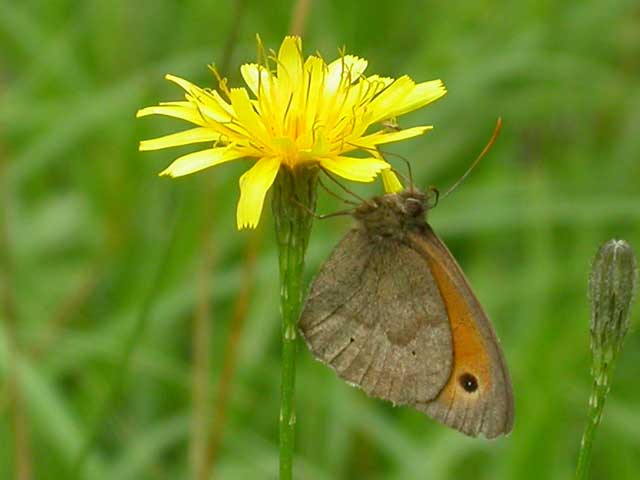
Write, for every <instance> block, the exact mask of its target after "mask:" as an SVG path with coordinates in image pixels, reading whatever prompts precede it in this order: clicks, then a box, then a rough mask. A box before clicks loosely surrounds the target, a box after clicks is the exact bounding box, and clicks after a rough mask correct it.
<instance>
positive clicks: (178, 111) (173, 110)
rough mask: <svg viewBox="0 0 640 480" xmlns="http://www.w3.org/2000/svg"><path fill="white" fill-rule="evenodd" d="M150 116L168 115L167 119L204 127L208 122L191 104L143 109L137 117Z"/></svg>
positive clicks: (137, 113) (176, 103)
mask: <svg viewBox="0 0 640 480" xmlns="http://www.w3.org/2000/svg"><path fill="white" fill-rule="evenodd" d="M148 115H166V116H167V117H173V118H179V119H181V120H186V121H187V122H191V123H195V124H196V125H201V126H204V125H206V121H205V120H204V118H203V117H202V114H201V113H200V112H199V111H198V110H197V109H196V108H194V106H193V104H192V103H190V102H173V103H171V104H165V105H155V106H153V107H146V108H141V109H140V110H138V111H137V112H136V117H137V118H140V117H146V116H148Z"/></svg>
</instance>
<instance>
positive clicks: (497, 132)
mask: <svg viewBox="0 0 640 480" xmlns="http://www.w3.org/2000/svg"><path fill="white" fill-rule="evenodd" d="M501 129H502V117H498V120H497V121H496V128H494V130H493V134H492V135H491V138H490V139H489V142H488V143H487V144H486V145H485V147H484V148H483V149H482V151H481V152H480V155H478V158H476V159H475V160H474V161H473V163H472V164H471V165H470V166H469V168H468V169H467V171H466V172H464V174H463V175H462V176H461V177H460V178H459V179H458V181H457V182H456V183H454V184H453V185H452V186H451V188H449V190H447V191H446V192H444V193H443V194H442V195H440V199H443V198H446V197H448V196H449V194H450V193H451V192H453V191H454V190H455V189H456V188H458V185H460V184H461V183H462V181H463V180H464V179H465V178H467V175H469V174H470V173H471V171H472V170H473V169H474V168H476V165H478V163H480V160H482V158H483V157H484V156H485V155H486V154H487V153H488V152H489V150H491V147H493V144H494V143H496V140H497V138H498V135H500V130H501Z"/></svg>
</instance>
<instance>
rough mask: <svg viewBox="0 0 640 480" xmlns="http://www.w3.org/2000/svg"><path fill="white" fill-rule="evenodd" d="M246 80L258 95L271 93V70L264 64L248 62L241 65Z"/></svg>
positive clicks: (241, 71)
mask: <svg viewBox="0 0 640 480" xmlns="http://www.w3.org/2000/svg"><path fill="white" fill-rule="evenodd" d="M240 73H241V74H242V78H243V79H244V82H245V83H246V84H247V86H248V87H249V89H250V90H251V91H252V92H253V94H254V95H255V96H256V97H260V95H262V94H266V95H269V91H270V89H271V85H270V78H269V72H268V71H267V69H266V68H264V67H263V66H262V65H257V64H255V63H246V64H244V65H242V66H241V67H240Z"/></svg>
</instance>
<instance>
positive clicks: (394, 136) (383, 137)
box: [351, 125, 433, 148]
mask: <svg viewBox="0 0 640 480" xmlns="http://www.w3.org/2000/svg"><path fill="white" fill-rule="evenodd" d="M432 128H433V126H430V125H429V126H423V127H412V128H407V129H405V130H400V131H397V132H384V131H382V132H376V133H372V134H371V135H367V136H366V137H361V138H359V139H357V140H354V141H353V142H351V143H353V144H354V145H356V146H358V147H361V148H372V147H375V146H376V145H382V144H383V143H392V142H399V141H400V140H406V139H408V138H413V137H417V136H419V135H422V134H423V133H425V132H427V131H429V130H431V129H432Z"/></svg>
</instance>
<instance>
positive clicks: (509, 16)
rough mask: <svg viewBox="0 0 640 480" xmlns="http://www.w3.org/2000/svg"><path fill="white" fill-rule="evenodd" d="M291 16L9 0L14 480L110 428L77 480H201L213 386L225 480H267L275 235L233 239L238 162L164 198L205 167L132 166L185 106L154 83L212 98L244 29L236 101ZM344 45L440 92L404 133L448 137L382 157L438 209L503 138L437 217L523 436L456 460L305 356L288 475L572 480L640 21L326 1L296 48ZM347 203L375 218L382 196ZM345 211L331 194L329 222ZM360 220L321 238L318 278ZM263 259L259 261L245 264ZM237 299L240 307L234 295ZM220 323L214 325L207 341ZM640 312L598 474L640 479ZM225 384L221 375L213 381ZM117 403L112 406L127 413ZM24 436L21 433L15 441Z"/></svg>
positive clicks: (224, 5) (0, 451) (1, 44)
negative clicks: (251, 68) (592, 309)
mask: <svg viewBox="0 0 640 480" xmlns="http://www.w3.org/2000/svg"><path fill="white" fill-rule="evenodd" d="M238 4H240V6H241V8H238ZM292 9H293V5H292V4H291V3H289V2H281V3H277V2H274V3H271V4H269V5H267V4H265V3H263V2H257V1H255V0H253V1H249V0H245V1H243V0H237V2H234V1H232V0H224V1H216V2H213V1H206V0H183V1H178V0H173V1H169V0H154V1H150V0H136V1H135V2H131V1H129V0H113V1H110V2H100V1H95V0H88V1H84V2H75V1H71V0H47V1H45V0H23V1H20V2H18V1H12V0H5V1H2V2H0V118H2V121H1V122H0V188H1V189H2V191H1V192H0V193H1V194H2V195H1V196H2V205H1V207H2V212H3V215H0V219H1V220H2V225H1V228H2V231H6V233H7V235H6V242H4V243H3V244H2V248H3V252H2V253H3V255H2V258H4V261H3V262H2V266H3V267H2V271H1V272H0V275H1V277H0V285H2V286H3V287H4V289H5V291H6V292H8V295H6V296H5V298H3V300H2V302H4V303H3V305H4V308H2V309H1V310H0V316H1V317H2V327H1V328H0V478H13V475H14V472H15V471H16V465H15V464H14V458H15V456H16V452H19V453H21V454H22V455H23V467H22V468H27V469H30V470H31V472H32V474H33V478H37V479H45V480H48V479H62V478H73V477H71V476H70V474H69V469H70V468H71V465H72V464H73V462H74V461H76V460H77V456H78V454H79V451H80V450H81V448H82V445H84V444H85V443H86V442H87V438H88V437H89V436H90V435H91V432H92V431H94V432H95V433H96V435H95V444H94V446H93V448H92V450H91V452H90V455H89V456H88V457H87V463H86V468H85V469H84V476H83V477H82V478H88V479H96V480H100V479H119V480H124V479H161V478H162V479H164V478H197V477H196V476H195V474H194V472H195V470H196V469H195V468H194V467H193V465H194V460H193V459H194V458H196V457H197V456H198V455H199V454H198V453H197V452H198V451H200V452H202V448H203V447H202V445H203V443H202V439H201V438H200V439H198V434H195V435H194V433H193V425H198V424H199V425H200V426H201V427H202V425H203V423H202V421H201V418H203V417H200V416H196V417H195V421H194V420H193V413H194V405H208V406H209V407H210V408H211V409H215V408H216V406H217V405H220V403H219V399H220V396H221V388H222V390H224V392H226V393H223V394H222V395H223V396H224V395H225V394H226V395H228V402H227V403H226V408H224V412H223V415H222V418H223V420H222V422H221V424H222V425H223V428H222V429H221V430H220V429H217V430H216V431H217V432H220V431H222V432H223V434H222V435H217V436H216V438H217V439H218V441H219V442H220V443H219V449H217V451H216V454H215V456H214V458H213V473H214V476H215V478H223V479H235V478H238V479H247V478H265V479H268V478H275V477H276V473H277V470H276V469H277V415H278V408H279V406H278V395H279V375H280V371H279V328H280V326H279V318H278V287H277V282H276V281H275V278H277V263H276V252H275V250H274V242H273V233H272V223H271V218H270V215H266V216H265V217H264V219H263V221H262V224H263V225H262V229H261V231H260V232H257V233H252V232H237V231H236V229H235V204H236V200H237V197H238V187H237V179H238V176H239V174H240V173H241V172H242V171H243V170H245V169H246V166H247V163H246V162H237V164H229V165H225V166H221V167H218V168H216V169H214V170H211V171H208V172H204V173H203V174H199V175H193V176H189V177H185V178H184V179H180V180H174V181H170V180H167V179H166V178H158V177H157V176H156V173H157V172H159V171H161V170H162V169H163V168H164V167H166V166H167V165H168V164H169V162H170V161H171V160H172V159H173V158H175V157H177V155H178V154H179V153H182V152H188V151H190V150H193V148H188V147H187V148H180V149H176V150H174V151H160V152H154V153H144V154H141V153H139V152H137V142H138V141H139V140H140V139H144V138H151V137H154V136H158V135H161V134H163V133H169V132H174V131H176V130H178V129H179V127H180V126H181V125H180V122H179V121H177V120H173V119H162V118H153V119H143V120H136V119H135V118H134V113H135V111H136V110H137V109H138V108H140V107H142V106H145V105H151V104H155V103H157V102H158V101H165V100H170V99H175V100H177V99H180V97H181V95H182V94H181V92H180V91H179V89H178V88H176V87H175V86H173V85H171V84H169V82H166V81H164V80H163V79H162V76H163V75H164V73H167V72H171V73H174V74H177V75H180V76H183V77H185V78H188V79H190V80H192V81H194V82H196V83H198V84H200V85H203V86H206V85H208V86H215V83H214V79H213V78H212V76H211V75H210V72H209V71H208V70H207V68H206V65H207V64H208V63H212V62H216V63H218V64H219V62H221V59H222V57H223V56H224V48H225V47H224V45H225V44H226V42H227V39H228V38H229V35H233V34H235V35H236V36H237V37H236V38H237V41H236V42H235V44H234V49H233V55H232V57H231V62H230V65H229V66H230V68H229V70H228V71H227V72H226V74H227V76H228V77H229V79H230V83H231V84H232V85H234V84H238V83H239V82H240V80H239V78H238V77H239V76H238V67H239V65H240V64H241V63H244V62H249V61H254V60H255V57H256V46H255V34H256V33H260V35H261V36H262V38H263V41H264V42H265V44H266V45H267V46H269V47H271V48H277V46H278V45H279V44H280V41H281V39H282V37H283V35H284V34H286V33H287V31H288V28H289V23H290V19H291V11H292ZM237 12H240V13H239V17H238V13H237ZM236 19H237V21H236ZM343 45H346V46H347V50H348V52H350V53H354V54H357V55H360V56H363V57H365V58H367V59H368V60H369V70H368V71H369V72H370V73H379V74H386V75H390V76H399V75H401V74H403V73H408V74H410V75H411V76H412V77H413V78H415V79H416V80H428V79H433V78H442V79H443V80H444V81H445V83H446V85H447V87H448V89H449V94H448V95H447V96H446V97H445V98H444V99H442V100H440V101H438V102H437V103H436V104H434V105H432V106H429V107H428V108H425V109H423V110H421V111H419V112H416V113H414V114H411V115H410V116H409V117H408V118H407V119H406V120H404V119H403V122H405V123H403V125H402V126H406V127H408V126H412V125H418V124H425V123H426V124H434V125H435V129H434V130H433V132H431V133H429V134H428V135H427V136H425V137H422V138H418V139H414V140H412V141H410V142H406V143H405V144H403V145H398V146H393V147H389V148H388V150H391V151H394V152H397V153H400V154H402V155H404V156H407V157H408V158H410V159H411V162H412V166H413V171H414V176H415V178H416V180H417V182H416V183H417V184H418V185H421V186H424V187H426V186H428V185H432V184H433V185H437V186H439V187H440V188H441V189H445V188H446V187H448V186H449V185H450V184H451V183H452V182H453V181H455V179H456V178H457V177H458V176H459V175H461V174H462V173H463V172H464V170H465V169H466V167H467V166H468V165H469V163H470V162H471V161H472V160H473V158H475V155H476V154H477V153H478V152H479V151H480V149H481V148H482V147H483V145H484V144H485V142H486V140H487V139H488V137H489V136H490V133H491V131H492V128H493V126H494V123H495V119H496V117H497V116H502V117H503V119H504V123H505V125H504V128H503V132H502V135H501V137H500V139H499V141H498V143H497V145H496V146H495V147H494V149H493V151H492V152H491V153H490V154H489V156H488V157H487V158H486V159H485V160H484V161H483V162H482V163H481V164H480V166H479V167H478V168H477V169H476V170H475V171H474V173H473V174H472V175H471V176H470V177H469V178H468V179H467V181H466V182H465V183H464V184H463V186H462V187H461V188H460V189H458V190H457V191H456V192H455V194H453V195H452V196H450V197H448V198H447V199H446V200H445V201H443V202H442V203H441V204H440V205H439V206H438V207H437V208H436V209H435V210H434V211H433V212H432V214H431V218H430V222H431V224H432V226H433V227H434V229H435V230H436V231H437V232H438V233H439V234H440V235H441V236H442V237H443V239H444V240H445V241H446V242H447V243H448V245H449V247H450V248H451V250H452V251H453V252H454V254H455V255H456V256H457V258H458V260H459V262H460V264H461V265H462V266H463V268H464V269H465V271H466V273H467V275H468V277H469V278H470V280H471V283H472V284H473V285H474V288H475V290H476V293H477V295H478V297H479V298H480V299H481V301H482V302H483V304H484V306H485V308H486V310H487V311H488V312H489V313H490V316H491V317H492V319H493V322H494V324H495V326H496V329H497V331H498V334H499V336H500V338H501V339H502V344H503V347H504V350H505V354H506V356H507V359H508V363H509V365H510V369H511V373H512V377H513V382H514V390H515V395H516V422H515V428H514V431H513V433H512V434H511V435H510V436H509V437H507V438H504V439H500V440H498V441H493V442H488V441H484V440H474V439H468V438H465V437H464V436H462V435H461V434H458V433H456V432H454V431H451V430H449V429H446V428H445V427H442V426H441V425H439V424H436V423H435V422H433V421H431V420H429V419H427V418H426V417H424V416H422V415H421V414H419V413H417V412H414V411H411V410H410V409H408V408H392V407H391V406H389V405H387V404H384V403H383V402H381V401H378V400H372V399H369V398H367V397H366V396H365V395H364V394H363V393H362V392H360V391H358V390H355V389H353V388H351V387H349V386H347V385H346V384H344V383H343V382H342V381H340V380H338V379H337V378H336V377H335V375H334V374H333V372H331V371H330V370H329V369H327V368H326V367H324V366H323V365H321V364H319V363H318V362H315V361H314V360H312V358H311V356H310V354H309V353H308V352H307V351H306V348H304V347H303V346H302V345H301V348H300V352H299V358H300V366H299V371H298V389H299V392H298V401H297V403H298V416H297V417H298V448H297V464H296V471H297V478H300V479H305V480H306V479H310V480H313V479H317V480H320V479H342V478H345V479H346V478H366V479H380V480H381V479H403V480H407V479H424V478H434V479H447V478H478V479H515V478H518V479H528V478H531V479H534V478H535V479H538V478H549V479H551V478H553V479H555V478H569V477H570V476H571V475H572V473H573V471H574V468H575V461H576V456H577V451H578V444H579V439H580V433H581V431H582V427H583V422H584V421H585V412H586V402H587V398H588V394H589V388H590V383H591V381H590V377H589V350H588V344H589V337H588V324H589V314H588V308H587V307H588V302H587V296H586V290H587V276H588V270H589V264H590V259H591V258H592V256H593V255H594V253H595V251H596V248H597V246H598V245H599V244H600V243H601V242H602V241H603V240H605V239H608V238H611V237H622V238H625V239H627V240H628V241H629V242H630V243H631V244H632V245H635V246H636V248H638V246H640V226H639V225H640V182H639V180H640V162H639V160H640V134H639V133H638V131H639V127H638V125H640V5H639V4H638V2H637V1H635V0H624V1H618V0H613V1H609V2H579V1H576V0H573V1H567V2H550V1H543V2H539V1H532V0H525V1H521V2H510V3H506V2H494V1H489V0H483V1H479V2H463V1H459V0H452V1H450V2H447V3H446V4H442V3H441V2H435V1H429V2H427V1H421V2H414V1H409V0H397V1H394V2H387V3H385V4H382V3H381V4H379V5H375V6H373V5H372V4H371V3H370V2H365V1H362V0H357V1H355V0H354V1H351V2H339V1H337V0H332V1H329V2H319V1H318V2H312V3H311V10H310V15H309V17H308V19H307V23H306V32H305V35H304V40H303V46H304V48H305V51H306V53H312V52H314V51H316V50H318V51H320V52H321V53H322V54H323V56H324V57H325V58H327V59H332V58H335V57H336V56H337V48H338V47H341V46H343ZM185 126H186V125H185ZM392 161H394V160H393V159H392ZM397 167H398V168H399V169H400V170H403V169H404V168H405V167H404V165H403V164H402V162H397ZM355 189H356V190H357V191H358V192H359V193H361V194H363V195H367V196H369V195H373V194H378V193H380V192H381V185H380V184H379V183H376V184H373V185H366V186H362V187H356V188H355ZM339 208H342V206H341V205H340V204H339V203H338V202H336V201H335V200H334V199H333V198H331V197H329V196H328V195H326V194H323V193H321V200H320V205H319V210H320V211H321V212H331V211H335V210H338V209H339ZM349 223H350V222H349V220H348V219H340V218H338V219H330V220H324V221H318V222H316V224H315V226H314V233H313V235H312V238H311V244H310V250H309V257H308V269H307V273H308V277H309V278H310V277H311V275H312V274H313V272H314V271H315V270H316V269H317V267H318V265H319V263H320V262H321V261H322V259H324V258H326V256H327V255H328V253H329V251H330V250H331V248H332V246H333V245H334V244H335V243H336V242H337V240H338V239H339V237H340V236H341V235H342V234H343V233H344V232H345V231H346V229H347V228H348V226H349ZM247 245H253V249H254V250H255V249H257V250H255V251H256V263H255V267H254V269H253V270H251V262H250V261H249V263H248V265H249V267H247V263H246V260H245V259H246V258H247V256H246V253H245V252H246V250H247ZM205 247H206V248H205ZM250 250H251V249H250ZM165 260H166V261H165ZM203 265H204V267H203ZM248 268H249V274H247V273H246V272H247V269H248ZM203 271H206V272H207V273H206V274H203ZM243 289H244V292H245V294H247V295H246V298H247V299H248V303H246V302H245V301H244V300H243V299H242V296H241V298H240V300H239V301H238V296H239V295H240V293H241V292H242V291H243ZM8 301H10V302H11V303H12V304H13V306H14V307H15V308H14V309H13V313H11V309H9V308H6V307H7V306H8V305H9V304H8ZM203 306H204V307H207V306H208V307H209V313H208V315H209V316H208V318H206V317H200V318H201V319H202V318H206V320H205V321H204V322H202V321H201V322H197V321H195V320H194V318H196V316H197V312H198V311H200V312H203V311H204V312H205V314H206V308H204V309H203ZM244 308H246V315H243V314H242V310H243V309H244ZM637 311H638V309H636V312H635V314H634V317H633V318H632V324H631V332H630V335H629V337H628V339H627V343H626V349H625V351H624V352H623V354H622V356H621V358H620V361H619V363H618V366H617V370H616V374H615V379H614V382H613V391H612V394H611V396H610V398H609V400H610V403H609V405H608V410H607V412H606V413H605V417H604V421H603V424H602V427H601V429H600V431H599V433H598V437H597V438H596V443H595V450H594V463H593V474H594V478H616V479H621V478H638V473H637V472H639V471H640V411H639V410H638V408H637V406H638V401H639V399H640V384H639V383H638V381H637V378H638V371H637V365H638V364H640V336H639V335H638V334H637V325H638V314H637ZM234 319H235V320H234ZM203 335H204V338H205V340H204V341H202V339H203ZM198 340H200V344H199V345H200V347H199V349H196V350H195V351H199V352H200V354H199V355H195V354H194V352H195V351H194V345H197V344H198V342H197V341H198ZM128 342H132V343H130V345H132V346H134V350H133V354H132V355H131V357H130V362H128V366H127V368H126V370H123V369H122V365H123V356H125V355H126V353H127V352H126V350H127V345H128ZM203 345H204V347H203ZM14 348H17V354H12V353H11V351H12V349H14ZM234 349H235V350H234ZM203 352H204V353H203ZM229 352H231V353H229ZM225 358H227V359H229V358H235V360H233V361H232V362H231V363H229V361H228V360H225ZM197 365H199V367H198V368H196V366H197ZM224 365H227V367H223V366H224ZM228 365H232V366H233V368H231V369H229V368H228ZM203 366H204V367H206V366H209V367H210V371H207V370H206V368H204V370H203ZM14 368H15V369H17V373H18V390H19V393H20V396H19V405H18V407H19V408H17V409H16V403H15V402H13V401H12V399H13V394H14V393H15V390H16V389H15V386H12V385H13V382H12V381H11V378H12V375H10V373H11V371H12V370H14ZM224 368H227V371H229V372H231V374H230V375H228V377H227V378H228V380H227V381H226V383H225V382H222V387H221V381H220V379H221V378H225V377H224V375H223V374H222V371H223V369H224ZM194 371H195V372H196V373H197V372H204V377H203V375H202V374H201V375H200V376H197V375H196V376H195V377H194ZM202 378H205V379H206V384H205V383H203V382H202ZM114 382H115V383H116V384H117V383H118V382H121V386H122V388H121V389H120V392H119V395H115V396H114V397H113V399H114V400H113V401H112V402H111V403H109V400H108V397H109V395H111V393H110V392H111V391H112V385H113V384H114ZM194 384H195V385H196V388H195V389H194V387H193V385H194ZM224 385H227V387H225V386H224ZM193 392H196V393H193ZM116 393H118V392H116ZM194 399H195V401H194ZM203 399H204V400H203ZM105 405H110V406H111V407H112V408H107V409H106V410H105ZM198 408H200V407H198ZM198 408H195V411H198ZM103 412H106V414H105V413H103ZM197 415H206V412H204V413H203V412H202V411H201V410H200V413H197ZM16 422H17V423H16ZM16 425H22V426H23V427H24V435H22V436H21V437H20V440H19V442H18V444H16V436H15V434H14V432H15V427H16ZM210 430H211V428H209V427H207V426H206V425H205V428H204V431H206V432H208V431H210ZM196 431H198V430H197V429H196ZM200 435H202V430H200ZM199 449H200V450H199ZM194 452H195V453H194ZM200 454H201V453H200ZM195 463H197V462H195ZM212 478H213V477H212Z"/></svg>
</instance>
